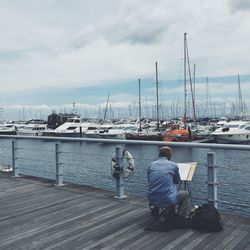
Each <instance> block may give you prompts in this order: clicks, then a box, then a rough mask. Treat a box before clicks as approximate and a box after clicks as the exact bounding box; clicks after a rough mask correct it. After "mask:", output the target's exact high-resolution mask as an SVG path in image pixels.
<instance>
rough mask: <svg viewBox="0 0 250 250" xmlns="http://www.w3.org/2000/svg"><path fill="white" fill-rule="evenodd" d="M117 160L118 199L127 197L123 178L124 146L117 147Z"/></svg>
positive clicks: (116, 196)
mask: <svg viewBox="0 0 250 250" xmlns="http://www.w3.org/2000/svg"><path fill="white" fill-rule="evenodd" d="M115 160H116V169H117V172H118V174H117V176H116V195H115V198H116V199H125V198H126V196H125V195H124V179H123V165H124V164H123V148H122V147H116V149H115Z"/></svg>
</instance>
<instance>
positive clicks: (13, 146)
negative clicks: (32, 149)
mask: <svg viewBox="0 0 250 250" xmlns="http://www.w3.org/2000/svg"><path fill="white" fill-rule="evenodd" d="M16 151H17V147H16V140H12V141H11V157H12V168H13V174H12V176H13V177H19V171H18V166H17V164H16Z"/></svg>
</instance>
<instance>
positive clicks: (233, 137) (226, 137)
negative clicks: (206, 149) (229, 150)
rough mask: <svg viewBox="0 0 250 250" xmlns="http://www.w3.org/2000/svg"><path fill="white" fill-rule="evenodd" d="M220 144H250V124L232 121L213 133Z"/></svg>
mask: <svg viewBox="0 0 250 250" xmlns="http://www.w3.org/2000/svg"><path fill="white" fill-rule="evenodd" d="M211 135H212V136H213V138H214V140H215V141H216V142H218V143H248V142H250V122H249V121H230V122H226V123H225V124H224V125H223V126H222V127H221V128H218V129H216V130H215V131H214V132H212V133H211Z"/></svg>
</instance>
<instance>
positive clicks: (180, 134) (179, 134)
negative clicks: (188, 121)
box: [162, 129, 189, 142]
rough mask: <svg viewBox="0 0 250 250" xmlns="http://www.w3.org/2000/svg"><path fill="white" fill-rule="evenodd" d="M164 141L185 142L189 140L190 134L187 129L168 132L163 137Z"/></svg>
mask: <svg viewBox="0 0 250 250" xmlns="http://www.w3.org/2000/svg"><path fill="white" fill-rule="evenodd" d="M162 140H163V141H168V142H170V141H174V142H184V141H188V140H189V132H188V130H187V129H174V130H171V131H168V132H166V133H165V134H164V136H163V139H162Z"/></svg>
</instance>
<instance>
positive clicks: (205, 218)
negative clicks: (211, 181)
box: [191, 204, 223, 232]
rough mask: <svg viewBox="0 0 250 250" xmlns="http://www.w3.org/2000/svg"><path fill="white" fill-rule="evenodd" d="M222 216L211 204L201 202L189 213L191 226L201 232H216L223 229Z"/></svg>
mask: <svg viewBox="0 0 250 250" xmlns="http://www.w3.org/2000/svg"><path fill="white" fill-rule="evenodd" d="M222 223H223V218H222V216H221V214H220V213H219V211H218V210H217V209H216V208H215V207H214V206H212V205H209V204H203V205H201V206H199V207H198V208H197V209H196V210H195V212H194V213H193V214H192V215H191V227H192V228H193V229H196V230H200V231H203V232H218V231H222V230H223V225H222Z"/></svg>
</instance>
